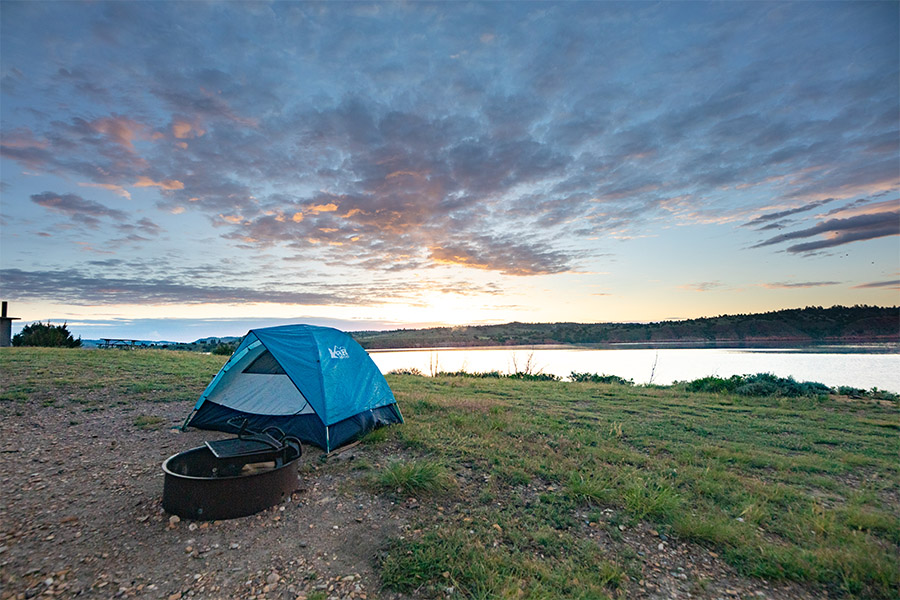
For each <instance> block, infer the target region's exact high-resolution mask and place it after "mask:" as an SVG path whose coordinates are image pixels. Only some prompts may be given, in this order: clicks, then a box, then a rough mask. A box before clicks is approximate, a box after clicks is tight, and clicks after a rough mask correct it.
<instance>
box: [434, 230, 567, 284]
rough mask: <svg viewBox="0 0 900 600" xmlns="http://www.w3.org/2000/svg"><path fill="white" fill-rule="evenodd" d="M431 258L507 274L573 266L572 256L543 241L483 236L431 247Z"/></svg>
mask: <svg viewBox="0 0 900 600" xmlns="http://www.w3.org/2000/svg"><path fill="white" fill-rule="evenodd" d="M428 258H430V259H431V260H433V261H435V262H437V263H441V264H451V265H461V266H465V267H471V268H475V269H484V270H489V271H499V272H501V273H504V274H506V275H520V276H521V275H547V274H552V273H562V272H564V271H568V270H570V268H571V267H570V264H569V263H570V258H569V257H568V256H566V255H565V254H563V253H561V252H556V251H554V250H551V249H550V248H549V247H547V246H546V245H544V244H541V243H534V244H527V243H522V242H516V241H513V240H512V239H510V238H506V237H504V238H492V237H487V236H483V237H480V238H475V239H473V240H467V241H464V242H461V243H454V242H452V241H451V242H449V243H447V244H444V245H441V246H435V247H432V248H430V249H429V251H428Z"/></svg>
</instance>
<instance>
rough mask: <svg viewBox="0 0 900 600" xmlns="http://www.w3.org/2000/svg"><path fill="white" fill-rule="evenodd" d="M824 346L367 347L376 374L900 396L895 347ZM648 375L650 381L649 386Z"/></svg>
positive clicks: (898, 356)
mask: <svg viewBox="0 0 900 600" xmlns="http://www.w3.org/2000/svg"><path fill="white" fill-rule="evenodd" d="M884 350H885V348H884V347H879V348H876V347H871V348H867V347H864V346H848V347H839V346H830V347H827V348H664V349H634V348H629V349H618V348H616V349H592V348H591V349H589V348H571V347H563V348H560V347H551V348H542V347H536V348H534V349H532V348H437V349H411V350H370V351H369V354H370V355H371V357H372V360H374V361H375V364H376V365H378V368H379V369H380V370H381V372H382V373H387V372H389V371H391V370H394V369H404V368H405V369H412V368H415V369H419V370H420V371H421V372H422V373H423V374H425V375H432V374H434V373H436V372H438V371H448V372H452V371H467V372H470V373H481V372H488V371H500V372H501V373H511V372H516V371H526V370H528V369H527V365H528V363H529V361H530V372H532V373H536V372H543V373H550V374H553V375H558V376H559V377H562V378H564V379H565V378H567V377H568V376H569V374H570V373H572V372H573V371H575V372H578V373H599V374H604V375H618V376H619V377H624V378H625V379H632V380H634V382H635V383H637V384H641V383H656V384H662V385H668V384H671V383H673V382H675V381H690V380H692V379H699V378H701V377H706V376H708V375H716V376H719V377H730V376H731V375H748V374H755V373H772V374H774V375H777V376H779V377H789V376H790V377H793V378H794V379H796V380H798V381H817V382H819V383H824V384H825V385H827V386H831V387H837V386H841V385H847V386H852V387H856V388H862V389H866V390H868V389H871V388H873V387H877V388H879V389H882V390H887V391H890V392H895V393H900V353H898V352H897V348H896V346H895V347H893V348H891V349H890V350H891V351H888V352H885V351H884ZM651 377H652V381H651Z"/></svg>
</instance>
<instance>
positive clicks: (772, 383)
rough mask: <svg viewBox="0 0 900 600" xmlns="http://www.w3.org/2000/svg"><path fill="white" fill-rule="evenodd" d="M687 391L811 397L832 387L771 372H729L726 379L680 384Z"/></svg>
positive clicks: (708, 379)
mask: <svg viewBox="0 0 900 600" xmlns="http://www.w3.org/2000/svg"><path fill="white" fill-rule="evenodd" d="M684 386H685V390H687V391H688V392H706V393H711V394H727V393H733V394H737V395H739V396H757V397H773V396H777V397H783V398H799V397H810V398H815V397H818V396H822V395H828V394H830V393H831V392H832V389H831V388H830V387H828V386H827V385H825V384H822V383H818V382H815V381H803V382H799V381H797V380H796V379H794V378H793V377H778V376H777V375H773V374H771V373H757V374H755V375H732V376H731V377H729V378H728V379H723V378H721V377H715V376H710V377H703V378H701V379H695V380H693V381H689V382H687V383H686V384H684Z"/></svg>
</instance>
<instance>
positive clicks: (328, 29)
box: [0, 3, 898, 289]
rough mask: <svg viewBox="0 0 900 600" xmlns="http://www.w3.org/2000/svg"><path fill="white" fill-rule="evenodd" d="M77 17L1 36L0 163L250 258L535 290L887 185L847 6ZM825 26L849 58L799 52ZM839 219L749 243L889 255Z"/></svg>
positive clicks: (881, 93)
mask: <svg viewBox="0 0 900 600" xmlns="http://www.w3.org/2000/svg"><path fill="white" fill-rule="evenodd" d="M81 8H83V10H81V11H78V12H76V11H74V9H67V10H66V11H63V12H62V13H61V16H56V17H55V18H57V19H62V20H65V19H72V20H75V19H77V22H78V23H79V24H80V25H83V27H82V26H80V27H77V28H75V27H73V28H71V29H69V30H66V31H65V32H63V31H61V30H60V31H58V32H57V31H56V30H55V29H53V28H49V29H47V28H44V27H42V25H43V24H44V21H45V20H46V19H47V18H48V17H49V16H50V14H49V13H48V12H47V10H46V9H44V8H41V7H40V6H37V7H30V8H27V10H26V9H25V8H24V7H23V8H22V10H23V11H25V12H24V13H23V15H24V16H23V17H21V25H22V27H21V28H17V30H16V31H12V29H11V28H10V26H9V25H7V29H5V30H4V33H5V34H7V35H5V36H4V37H5V38H6V39H11V40H13V41H15V40H24V39H26V37H28V36H33V37H34V38H35V39H34V43H33V44H30V45H29V46H28V47H29V48H30V50H29V52H27V53H26V52H24V51H18V50H17V48H16V45H15V44H10V45H9V46H8V47H10V48H11V50H12V51H11V52H5V56H4V62H5V64H6V62H7V61H8V64H9V65H16V69H12V68H11V69H9V70H8V71H5V74H6V77H5V78H4V86H5V88H4V89H6V88H9V89H11V90H13V91H14V92H15V94H17V95H22V94H24V95H22V96H17V97H20V98H25V97H29V98H33V99H35V106H34V107H31V110H32V112H28V111H26V110H25V109H19V108H16V109H15V110H10V109H9V108H6V107H7V106H13V105H12V104H9V103H7V104H5V105H4V123H3V127H4V131H3V136H2V142H0V145H2V156H3V157H5V158H8V159H10V160H14V161H17V162H18V163H19V164H20V165H22V166H23V168H28V169H30V170H33V171H34V172H36V173H39V174H53V175H57V176H59V177H61V178H68V179H72V178H74V179H75V180H76V181H85V182H86V183H84V184H79V185H87V186H94V187H100V188H103V189H107V190H110V191H113V192H115V193H118V194H120V195H122V196H123V197H128V196H127V194H129V192H128V191H127V189H129V188H142V189H143V190H144V191H143V193H142V194H140V195H139V194H135V196H142V197H147V196H149V197H151V198H153V201H155V202H156V208H159V209H162V210H166V211H171V212H175V211H184V212H185V213H190V212H193V213H194V214H199V215H201V216H202V217H205V218H206V219H207V220H208V222H209V223H211V224H212V225H213V226H214V227H215V228H216V229H215V232H216V234H217V235H220V236H222V238H224V241H225V242H226V243H229V244H232V245H233V246H235V247H237V248H239V249H240V250H241V251H244V252H248V253H254V254H255V255H259V254H260V253H262V252H267V251H272V250H273V249H274V248H278V249H279V251H280V252H284V253H288V254H291V255H293V256H295V257H298V260H299V259H301V258H302V259H310V258H315V259H316V260H317V261H318V262H320V263H322V264H351V265H353V266H354V267H355V268H356V269H359V271H360V272H365V271H366V270H367V269H371V268H373V265H376V266H377V267H375V268H380V269H383V270H393V271H402V270H409V271H412V270H418V269H422V268H426V267H434V266H436V265H441V264H453V265H457V266H461V267H465V268H472V269H478V270H490V271H493V272H496V273H502V274H506V275H526V276H527V275H534V274H552V273H561V272H565V271H567V270H574V269H577V268H579V267H580V266H581V263H582V262H583V261H585V260H586V259H587V258H596V257H597V256H599V255H600V253H601V246H602V244H604V243H605V241H606V240H608V239H611V238H613V237H616V238H620V239H625V238H637V237H641V236H642V235H646V234H647V233H648V231H647V229H648V228H649V227H650V226H655V224H658V223H660V222H665V223H667V224H681V223H693V224H696V223H704V224H706V223H709V224H712V223H715V224H722V223H728V222H744V221H747V219H748V218H750V217H748V215H751V216H752V215H759V216H755V218H753V219H752V220H749V221H747V222H745V223H744V226H745V227H753V228H757V229H758V230H759V231H772V230H773V229H781V228H785V227H787V226H789V225H790V221H789V220H788V217H793V216H796V215H800V214H801V213H804V212H811V211H813V210H815V209H818V208H820V207H822V206H824V205H826V204H828V203H829V202H839V201H843V200H846V199H848V198H852V197H856V196H855V195H854V194H856V193H857V192H858V191H859V190H862V189H867V190H869V189H872V190H874V189H876V188H877V189H878V190H884V189H892V186H893V189H896V186H897V173H896V156H897V152H898V143H897V139H898V136H897V130H898V119H897V115H896V106H897V102H898V92H897V86H896V52H894V51H893V49H894V48H895V47H896V34H895V31H894V29H895V28H892V27H891V26H890V25H891V23H882V22H881V20H879V19H875V18H874V17H872V16H871V15H869V13H868V12H866V11H865V10H863V9H859V8H858V7H854V8H852V9H851V8H848V7H842V6H837V5H835V6H832V5H827V6H824V7H817V9H816V10H815V11H811V12H810V11H807V10H800V9H798V8H796V7H792V6H787V7H776V6H774V5H740V4H729V5H715V6H704V9H703V10H696V11H687V12H685V11H684V10H683V7H679V6H677V5H666V4H663V5H649V4H648V5H635V6H632V7H629V10H628V11H620V10H617V9H614V7H613V6H612V5H609V6H607V5H604V4H597V3H585V4H578V3H575V4H560V5H543V4H542V5H537V4H528V3H522V4H517V5H514V6H512V7H510V6H506V5H490V4H488V5H464V4H459V5H457V4H452V5H451V4H447V5H441V6H432V5H425V4H422V5H415V4H413V5H399V4H398V5H384V6H381V7H377V10H371V11H370V10H365V11H362V10H341V9H338V8H335V7H332V8H330V9H322V8H321V7H318V6H316V5H304V4H291V3H285V4H275V5H246V4H227V5H223V6H220V7H217V8H216V9H215V10H212V9H210V8H209V7H208V6H207V5H203V4H184V5H181V4H178V3H172V4H166V5H160V6H157V7H154V8H153V10H150V9H149V8H147V7H146V6H143V5H140V4H136V5H128V6H125V5H116V4H108V3H106V4H105V3H99V4H95V5H90V6H88V7H81ZM360 8H361V7H360ZM864 13H865V14H864ZM867 15H868V16H867ZM891 19H893V21H891V22H894V21H896V18H895V16H892V17H891ZM888 21H890V19H889V20H888ZM7 22H11V21H9V20H7ZM17 22H18V21H17ZM73 22H74V21H73ZM835 22H842V23H854V25H852V27H851V26H850V25H847V27H848V28H849V29H848V31H851V30H852V31H857V30H859V31H865V32H866V33H865V36H861V37H860V38H859V39H857V36H853V35H848V36H847V37H841V38H840V39H837V38H833V37H828V36H823V35H820V34H822V33H823V32H826V31H828V30H829V29H830V28H831V27H832V26H833V23H835ZM171 23H179V27H177V28H173V27H172V26H171ZM760 23H765V24H766V25H765V26H764V27H761V26H760V25H759V24H760ZM663 25H664V26H663ZM19 30H20V31H19ZM798 31H800V32H801V34H800V35H798V34H797V33H796V32H798ZM184 32H191V33H190V34H185V33H184ZM411 32H414V33H412V34H411ZM9 33H12V34H13V36H16V37H10V36H9V35H8V34H9ZM55 35H59V36H62V37H61V39H63V40H64V41H65V42H66V43H65V44H60V42H59V41H58V40H56V39H55V37H54V36H55ZM650 35H654V36H656V35H658V36H659V37H654V39H653V40H652V41H653V42H654V43H652V44H651V43H648V36H650ZM482 36H486V37H482ZM134 39H140V40H141V43H140V44H132V43H129V42H128V41H127V40H134ZM488 42H489V43H488ZM62 46H66V47H69V48H78V49H80V51H79V52H74V51H72V52H69V53H68V54H65V55H61V56H57V55H56V54H55V51H54V49H58V48H60V47H62ZM23 47H24V44H23ZM210 48H215V49H216V51H215V52H210V51H209V49H210ZM6 49H7V46H5V47H4V50H6ZM263 55H264V56H265V61H261V60H260V56H263ZM185 57H191V60H186V59H185ZM452 57H456V58H452ZM851 57H852V64H851V62H850V61H851ZM26 67H27V68H26ZM21 69H24V71H23V70H21ZM25 71H27V72H28V73H29V76H28V77H27V78H26V77H23V76H22V75H21V74H22V72H25ZM336 74H339V75H340V77H336V76H335V75H336ZM835 74H841V76H837V75H835ZM7 79H9V81H7ZM785 82H787V83H785ZM15 106H16V107H18V105H15ZM14 113H15V114H14ZM873 193H874V192H873ZM760 198H765V200H764V201H765V202H766V204H768V205H769V207H770V208H767V209H759V208H757V207H758V206H760V204H761V202H763V201H762V200H760ZM672 199H679V202H677V203H676V202H673V201H672ZM141 200H142V199H141ZM85 202H90V201H85ZM772 207H777V208H772ZM784 207H788V208H784ZM140 208H141V209H143V210H148V209H149V208H151V207H148V206H146V205H142V206H141V207H140ZM783 208H784V210H781V209H783ZM762 210H769V211H772V212H766V213H763V214H759V213H760V212H762ZM868 212H872V210H869V211H868ZM882 212H885V211H882ZM886 212H890V211H886ZM66 214H68V215H69V216H73V215H72V214H71V212H70V213H66ZM106 216H107V217H108V218H114V217H113V216H111V215H106ZM839 216H840V217H841V218H845V219H846V222H837V221H833V222H832V224H831V225H829V227H834V228H836V231H837V232H838V233H837V234H829V233H828V231H825V230H822V231H819V230H818V229H816V228H815V227H813V228H806V229H802V230H801V231H798V232H795V233H793V234H783V235H779V236H776V237H773V238H771V239H769V240H766V241H763V242H761V243H760V244H758V245H757V246H756V247H760V246H767V245H774V244H780V243H783V242H788V241H790V240H792V239H805V238H809V237H816V236H823V239H821V240H820V239H816V240H813V241H811V242H808V243H807V244H798V245H796V246H791V247H790V248H788V251H789V252H801V253H802V252H810V251H814V250H815V248H813V249H809V248H808V247H807V246H809V244H813V245H814V246H815V245H816V244H818V245H820V247H827V245H829V244H831V245H835V244H839V243H847V242H849V241H854V240H857V239H871V238H872V237H877V236H878V235H893V234H894V229H892V228H891V223H890V222H889V219H884V220H883V221H881V222H880V225H866V224H864V223H862V222H861V221H857V222H850V221H849V220H850V219H851V218H856V216H857V215H851V214H846V215H839ZM190 217H191V215H190V214H186V215H185V217H184V218H183V219H181V221H182V222H192V223H193V222H198V221H195V220H191V219H190ZM73 218H74V217H73ZM97 218H102V217H98V216H95V217H94V219H97ZM122 224H123V225H128V227H130V228H131V229H130V230H127V231H126V230H125V229H121V230H120V232H121V233H122V235H125V236H126V237H128V238H129V239H132V240H135V241H139V239H138V238H146V237H147V236H149V235H159V233H160V232H159V230H158V229H156V230H154V229H153V228H152V227H143V228H141V227H140V225H139V224H130V223H126V222H125V220H124V219H123V220H122ZM817 227H818V226H817ZM879 232H881V233H879ZM884 232H887V233H884ZM766 235H771V234H766ZM867 236H868V237H867ZM823 244H824V245H825V246H822V245H823ZM587 247H591V248H593V250H586V249H585V248H587ZM706 283H707V284H712V283H715V282H706ZM695 285H701V287H702V286H703V284H695ZM707 289H713V288H707Z"/></svg>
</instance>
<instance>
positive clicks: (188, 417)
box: [179, 408, 197, 431]
mask: <svg viewBox="0 0 900 600" xmlns="http://www.w3.org/2000/svg"><path fill="white" fill-rule="evenodd" d="M196 412H197V409H196V408H195V409H194V410H192V411H191V414H189V415H188V416H187V419H185V420H184V423H182V424H181V427H180V428H179V429H181V431H187V426H188V421H190V420H191V417H193V416H194V414H195V413H196Z"/></svg>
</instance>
